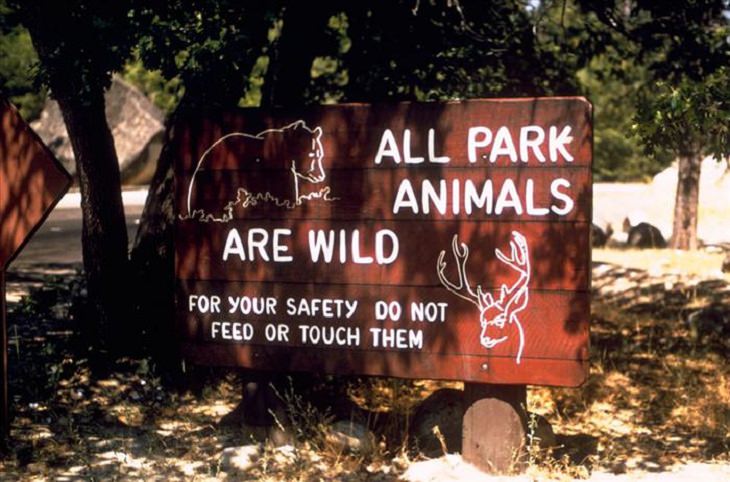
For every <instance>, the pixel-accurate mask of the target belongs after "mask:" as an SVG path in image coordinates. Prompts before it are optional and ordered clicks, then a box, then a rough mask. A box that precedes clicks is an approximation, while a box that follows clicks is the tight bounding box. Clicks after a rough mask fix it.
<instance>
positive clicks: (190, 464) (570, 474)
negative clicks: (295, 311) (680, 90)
mask: <svg viewBox="0 0 730 482" xmlns="http://www.w3.org/2000/svg"><path fill="white" fill-rule="evenodd" d="M662 256H669V259H668V260H663V261H659V262H658V263H659V264H658V266H659V268H656V269H652V266H654V265H656V264H657V261H656V260H657V259H660V260H661V259H663V258H662ZM698 256H699V257H700V258H701V259H692V260H690V261H687V260H683V259H680V260H676V259H673V258H672V256H671V253H670V252H668V251H658V252H642V253H638V252H614V251H610V250H603V251H597V252H596V253H595V256H594V265H593V306H592V315H591V318H592V319H591V374H590V377H589V379H588V381H587V382H586V384H585V385H584V386H583V387H582V388H580V389H557V388H546V387H531V388H530V389H529V393H528V404H529V407H528V409H529V410H530V411H531V412H533V413H536V414H539V415H542V416H544V417H545V418H546V419H547V420H548V421H549V422H550V424H552V427H553V430H554V432H555V434H556V437H555V443H554V446H553V447H552V448H551V449H541V448H540V447H538V446H537V445H536V444H533V445H531V446H529V447H528V458H529V460H528V466H527V474H526V475H521V476H516V477H513V478H512V479H510V480H545V479H558V480H571V479H573V478H590V479H591V480H619V479H617V478H620V480H682V479H685V480H694V479H697V478H698V477H699V478H701V479H702V480H703V482H709V481H711V480H727V478H726V475H727V474H728V468H729V467H730V364H729V363H728V358H727V354H728V353H729V352H730V341H729V340H730V283H729V280H728V279H727V278H726V277H722V276H719V275H718V274H717V272H716V270H715V269H714V264H713V260H708V259H707V258H706V257H705V256H703V255H698ZM707 256H714V255H712V254H711V253H710V254H708V255H707ZM647 257H648V258H647ZM647 259H649V260H654V261H648V262H647V261H646V260H647ZM620 260H627V261H626V262H625V263H623V265H619V264H616V263H617V261H620ZM703 263H706V265H707V267H708V268H707V269H703V268H698V267H700V266H703ZM627 264H628V265H627ZM49 268H52V267H47V266H46V267H38V268H37V269H31V268H29V269H26V270H24V271H23V272H21V273H15V274H13V275H12V276H11V278H10V280H9V292H10V295H11V296H10V299H11V300H12V301H11V304H10V313H9V317H8V325H9V330H10V353H9V356H10V381H11V394H12V401H11V403H12V408H13V411H14V415H15V418H14V420H13V423H12V427H11V434H12V442H11V447H10V448H9V450H8V451H7V452H6V453H5V455H4V456H3V457H2V459H0V480H61V481H62V480H323V479H333V480H347V481H350V480H396V479H398V478H399V477H403V476H404V474H405V476H407V477H408V478H409V479H410V480H459V478H461V480H464V477H469V476H468V475H464V472H459V471H458V470H457V469H459V467H458V466H459V462H458V460H459V459H458V458H457V459H454V457H455V456H453V455H450V456H449V457H442V458H441V459H438V461H441V466H440V467H441V468H440V469H437V468H434V467H433V466H428V467H430V468H427V469H425V470H426V474H427V475H425V476H424V475H423V474H421V475H420V476H419V475H418V470H422V471H423V469H422V467H423V465H419V464H424V463H433V462H428V461H426V460H425V458H424V457H423V456H419V455H418V453H417V451H416V450H415V447H414V446H413V445H412V442H411V441H410V440H409V438H408V437H407V429H406V428H405V426H404V425H403V420H406V421H407V420H408V417H409V415H410V414H412V413H413V411H414V409H415V407H416V406H417V404H418V403H419V402H420V401H421V400H422V399H423V398H424V397H426V396H427V395H428V394H429V393H430V392H432V391H433V390H435V389H437V388H439V387H441V386H444V384H441V383H437V382H429V381H402V380H392V379H363V380H352V381H351V382H350V385H349V386H348V390H347V393H348V394H349V395H350V399H351V401H352V402H354V403H355V404H358V405H360V406H364V407H365V406H366V407H367V408H369V409H371V410H372V411H373V413H382V414H383V417H382V419H381V420H380V421H377V420H369V421H368V428H369V429H370V431H371V433H372V439H370V440H371V442H372V443H371V444H369V445H368V447H367V448H365V447H360V448H357V447H355V448H353V447H352V446H349V447H346V446H343V445H342V444H340V443H337V442H336V441H335V440H333V438H332V436H331V435H332V431H331V426H332V423H333V422H334V416H333V415H332V413H328V412H327V411H322V410H321V409H316V408H314V407H312V406H310V405H309V404H308V403H307V401H306V400H303V399H301V398H297V396H296V394H294V393H290V394H283V395H282V399H284V401H285V405H286V407H287V411H286V414H285V417H288V418H289V421H290V422H292V423H286V422H284V423H283V424H282V426H284V425H285V426H286V427H284V428H287V427H289V428H288V431H287V432H288V433H286V432H281V431H279V432H281V433H278V432H276V431H275V432H272V433H271V435H272V436H274V437H273V438H274V439H276V440H278V442H280V443H283V444H284V445H283V447H281V446H280V447H277V446H276V445H277V444H276V443H273V442H270V443H265V444H259V442H258V440H257V437H258V436H260V435H261V434H260V433H256V431H251V430H246V429H244V428H242V427H240V426H225V425H220V424H219V421H220V420H221V417H223V416H224V415H225V414H228V413H230V412H231V411H232V410H233V409H234V408H235V407H236V405H237V403H238V402H239V399H240V390H241V389H240V381H239V378H238V374H237V373H235V372H228V371H223V370H213V371H205V373H203V374H202V375H201V373H197V375H195V377H196V380H197V381H196V382H195V383H193V384H192V389H191V390H173V389H170V388H169V387H167V386H165V385H164V384H163V382H162V380H161V379H160V377H159V376H158V375H157V371H156V367H154V365H153V363H151V361H150V360H148V359H125V360H120V361H119V363H118V364H117V366H116V367H115V368H114V370H113V371H112V372H111V373H109V374H107V375H92V373H91V370H90V368H89V362H88V360H87V359H85V358H84V356H82V355H80V353H83V350H82V349H81V347H79V344H78V340H77V338H76V336H75V333H76V331H77V329H78V327H77V326H75V325H74V317H73V306H72V304H71V300H72V299H73V297H74V296H83V287H82V286H81V285H80V283H78V282H73V283H69V279H76V278H75V277H76V276H77V275H76V274H75V273H74V272H73V270H72V271H68V270H65V271H64V270H57V271H53V270H52V269H49ZM189 371H190V372H194V370H192V369H190V370H189ZM191 376H193V375H191ZM448 386H451V387H455V386H456V387H457V388H458V384H456V385H455V384H449V385H448ZM383 420H391V421H393V422H392V423H391V422H389V423H383ZM406 424H407V422H406ZM444 464H446V469H448V470H447V471H446V472H439V470H442V469H444ZM449 464H450V465H449ZM449 467H451V468H452V469H453V470H451V469H449ZM444 470H445V469H444ZM449 470H450V471H449ZM459 470H466V469H459ZM459 474H461V476H460V475H459ZM678 474H679V475H678ZM677 477H679V478H677ZM470 480H471V479H470ZM485 480H486V479H485Z"/></svg>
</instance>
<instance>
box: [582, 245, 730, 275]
mask: <svg viewBox="0 0 730 482" xmlns="http://www.w3.org/2000/svg"><path fill="white" fill-rule="evenodd" d="M724 257H725V254H724V253H722V252H708V251H679V250H673V249H593V261H594V262H599V263H610V264H614V265H618V266H624V267H627V268H634V269H640V270H644V271H647V272H648V273H649V274H651V275H654V276H655V277H661V276H667V275H681V276H701V277H715V278H725V279H726V280H727V281H728V282H730V274H724V273H722V271H721V270H720V267H721V266H722V261H723V259H724Z"/></svg>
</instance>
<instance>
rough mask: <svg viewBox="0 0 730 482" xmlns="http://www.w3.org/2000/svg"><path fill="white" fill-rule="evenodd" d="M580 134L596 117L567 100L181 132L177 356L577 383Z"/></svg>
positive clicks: (586, 133) (587, 156)
mask: <svg viewBox="0 0 730 482" xmlns="http://www.w3.org/2000/svg"><path fill="white" fill-rule="evenodd" d="M591 122H592V110H591V106H590V104H589V103H588V102H587V101H586V100H585V99H582V98H570V97H566V98H529V99H496V100H474V101H463V102H449V103H401V104H382V105H365V104H348V105H337V106H321V107H315V108H311V109H307V110H305V111H299V112H291V111H288V112H285V111H270V112H263V111H259V110H255V109H253V110H241V111H234V112H209V113H203V114H201V115H199V116H196V117H195V118H188V119H182V120H181V121H180V122H179V123H178V125H176V127H175V136H174V138H173V140H172V142H173V146H172V148H173V150H174V152H175V153H176V163H175V186H176V188H175V202H176V216H177V217H176V222H175V252H176V279H177V295H176V301H177V310H176V313H177V314H176V316H177V320H176V326H177V327H178V334H179V336H180V341H181V343H182V351H183V354H184V356H185V357H186V358H187V359H188V360H190V361H192V362H194V363H199V364H206V365H227V366H242V367H249V368H255V369H264V370H281V371H299V370H304V371H315V372H328V373H341V374H367V375H388V376H397V377H407V378H436V379H451V380H464V381H467V382H475V383H501V384H514V385H525V384H541V385H560V386H577V385H579V384H581V383H582V382H583V380H584V379H585V377H586V374H587V367H588V322H589V313H590V240H589V230H590V221H591V194H592V193H591V182H592V178H591V164H592V127H591ZM396 245H397V247H398V248H397V249H396V248H395V246H396ZM348 301H349V304H348ZM355 301H357V306H354V302H355ZM257 303H258V304H257ZM327 340H334V341H331V342H327V343H326V341H327Z"/></svg>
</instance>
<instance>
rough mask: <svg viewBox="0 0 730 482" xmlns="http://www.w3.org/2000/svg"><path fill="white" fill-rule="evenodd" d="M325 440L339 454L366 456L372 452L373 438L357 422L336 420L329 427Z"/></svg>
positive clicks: (371, 434) (368, 431) (370, 433)
mask: <svg viewBox="0 0 730 482" xmlns="http://www.w3.org/2000/svg"><path fill="white" fill-rule="evenodd" d="M326 440H327V442H328V443H329V444H331V445H332V446H333V447H334V448H336V449H337V450H339V451H340V452H353V453H357V454H360V455H367V454H369V453H370V452H372V450H373V446H374V441H375V436H374V435H373V433H372V432H370V430H368V429H367V428H366V427H365V426H363V425H361V424H359V423H357V422H353V421H351V420H338V421H337V422H335V423H333V424H332V426H331V427H330V430H329V433H328V434H327V437H326Z"/></svg>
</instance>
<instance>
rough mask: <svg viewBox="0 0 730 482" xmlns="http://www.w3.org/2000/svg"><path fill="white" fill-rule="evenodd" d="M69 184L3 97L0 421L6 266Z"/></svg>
mask: <svg viewBox="0 0 730 482" xmlns="http://www.w3.org/2000/svg"><path fill="white" fill-rule="evenodd" d="M70 184H71V177H70V176H69V174H68V173H67V172H66V170H65V169H64V168H63V166H61V164H60V163H59V162H58V161H57V160H56V158H55V157H53V154H51V152H50V151H49V150H48V149H47V148H46V146H45V145H44V144H43V142H42V141H41V140H40V139H39V138H38V136H36V135H35V133H34V132H33V131H32V130H31V129H30V127H28V125H27V124H26V123H25V122H24V121H23V119H22V118H21V117H20V115H19V114H18V111H17V110H16V109H15V108H14V107H13V106H12V105H11V104H9V103H8V102H7V101H5V100H4V99H2V98H0V268H2V269H0V273H1V274H0V305H1V306H0V311H1V312H2V313H1V314H0V316H1V317H2V322H1V323H0V331H1V333H0V347H1V348H2V358H1V359H0V363H1V366H0V371H2V384H1V386H0V403H2V407H0V425H2V429H3V433H6V432H7V427H8V423H9V422H8V408H7V407H8V406H7V331H6V326H5V282H4V280H5V270H6V269H7V267H8V265H9V264H10V262H11V261H12V260H13V258H14V257H15V256H16V255H17V254H18V253H19V252H20V250H21V248H22V247H23V245H24V244H25V243H26V242H27V241H28V239H30V236H31V235H32V234H33V232H35V230H36V229H37V228H38V227H39V226H40V225H41V224H42V223H43V220H44V219H45V218H46V216H47V215H48V214H49V213H50V212H51V210H52V209H53V206H54V205H55V204H56V202H57V201H58V200H59V199H60V198H61V196H63V194H64V193H65V192H66V190H67V189H68V187H69V186H70Z"/></svg>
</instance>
